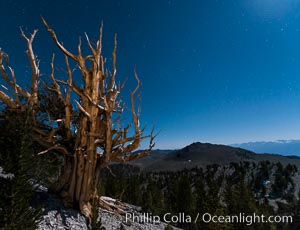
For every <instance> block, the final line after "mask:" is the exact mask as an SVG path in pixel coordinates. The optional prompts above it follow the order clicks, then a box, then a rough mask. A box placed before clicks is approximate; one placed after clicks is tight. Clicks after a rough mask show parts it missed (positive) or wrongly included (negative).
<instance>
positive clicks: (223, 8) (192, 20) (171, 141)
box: [0, 0, 300, 148]
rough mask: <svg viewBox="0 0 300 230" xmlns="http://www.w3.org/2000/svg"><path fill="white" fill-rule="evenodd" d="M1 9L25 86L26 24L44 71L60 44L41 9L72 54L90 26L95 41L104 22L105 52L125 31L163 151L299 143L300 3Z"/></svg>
mask: <svg viewBox="0 0 300 230" xmlns="http://www.w3.org/2000/svg"><path fill="white" fill-rule="evenodd" d="M0 9H1V14H0V19H1V26H0V47H1V48H2V49H3V50H4V51H6V52H7V53H8V54H9V55H10V59H11V62H12V65H13V66H14V69H15V71H16V73H17V77H18V79H19V81H20V83H21V84H26V82H27V81H28V80H29V79H30V72H29V68H28V63H27V59H26V56H25V53H24V51H25V46H24V45H25V43H24V41H23V40H22V38H21V36H20V32H19V27H20V26H22V27H23V29H24V30H25V32H27V33H30V32H32V31H33V29H35V28H38V29H39V32H38V34H37V36H36V40H35V43H34V44H35V52H36V54H37V55H38V58H39V60H40V62H41V71H42V73H47V72H48V71H49V62H50V58H51V54H52V52H57V49H56V48H55V46H54V44H53V41H52V40H51V38H50V35H49V34H48V33H47V32H46V30H45V29H44V28H43V26H42V23H41V20H40V15H42V16H43V17H44V18H45V19H46V20H47V22H48V23H49V24H50V25H51V26H52V27H53V28H54V29H55V30H56V32H57V34H58V36H59V39H60V40H61V41H63V43H64V44H65V45H66V46H67V47H68V48H69V49H70V50H75V49H76V44H77V41H78V36H82V37H84V32H87V33H88V34H89V36H90V38H91V39H92V40H93V39H96V38H97V32H98V29H99V25H100V23H101V21H102V20H103V22H104V41H103V44H104V53H105V56H106V57H108V58H110V53H111V51H112V49H113V36H114V33H117V35H118V77H119V79H124V78H129V80H128V84H127V86H128V87H127V88H126V89H125V92H124V93H127V92H128V90H129V89H130V88H132V87H134V83H135V82H134V80H133V79H134V78H133V69H134V66H137V71H138V74H139V76H140V78H141V80H142V82H143V87H142V117H141V122H142V123H143V124H148V126H149V128H150V127H151V124H152V123H154V122H156V129H157V130H158V131H159V130H160V131H161V132H160V134H159V136H158V137H157V140H156V142H157V145H156V147H157V148H179V147H183V146H184V145H187V144H190V143H191V142H194V141H201V142H212V143H223V144H229V143H238V142H246V141H256V140H259V141H262V140H276V139H300V15H299V14H300V0H285V1H282V0H187V1H183V0H182V1H180V0H151V1H148V0H145V1H141V0H129V1H127V0H123V1H115V0H107V1H104V0H89V1H80V0H77V1H75V0H73V1H67V0H61V1H57V0H53V1H43V0H30V1H21V0H19V1H17V0H15V1H14V0H7V1H1V2H0ZM48 73H49V72H48Z"/></svg>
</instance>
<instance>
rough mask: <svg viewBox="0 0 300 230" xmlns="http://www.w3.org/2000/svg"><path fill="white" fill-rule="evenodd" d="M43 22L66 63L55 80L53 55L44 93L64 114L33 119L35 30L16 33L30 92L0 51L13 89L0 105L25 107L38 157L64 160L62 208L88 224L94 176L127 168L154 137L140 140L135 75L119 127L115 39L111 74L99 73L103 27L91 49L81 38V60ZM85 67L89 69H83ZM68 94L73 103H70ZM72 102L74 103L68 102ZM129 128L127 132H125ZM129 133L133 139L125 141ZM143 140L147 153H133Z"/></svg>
mask: <svg viewBox="0 0 300 230" xmlns="http://www.w3.org/2000/svg"><path fill="white" fill-rule="evenodd" d="M42 21H43V24H44V25H45V27H46V28H47V30H48V32H49V33H50V35H51V36H52V38H53V40H54V42H55V44H56V45H57V47H58V48H59V49H60V50H61V52H62V53H63V55H64V57H65V64H66V69H67V71H66V72H67V80H64V79H57V78H56V76H55V65H54V55H53V58H52V62H51V67H52V72H51V74H50V79H51V80H52V83H51V85H49V84H47V83H44V84H45V85H46V88H47V89H48V90H49V92H51V93H53V94H55V95H56V96H57V99H58V101H57V102H52V103H62V104H63V110H64V111H63V113H60V114H59V115H57V114H53V113H51V108H46V111H43V113H44V114H47V116H46V117H47V119H45V118H44V119H41V118H40V116H38V115H37V114H39V112H40V111H41V109H40V100H39V97H38V95H39V93H38V90H39V85H38V84H39V82H40V78H39V77H40V74H39V67H38V63H37V61H36V57H35V55H34V52H33V48H32V43H33V40H34V37H35V35H36V33H37V30H35V31H34V33H33V34H32V35H31V36H30V38H28V37H26V35H25V34H24V33H23V31H21V33H22V36H23V38H24V39H25V41H26V44H27V55H28V58H29V61H30V64H31V69H32V82H31V87H30V90H24V89H23V88H22V87H21V86H19V85H18V84H17V80H16V77H15V74H14V71H13V69H12V68H11V67H10V66H9V63H8V56H7V54H6V53H4V52H3V51H1V50H0V71H1V74H2V78H3V79H4V80H5V81H6V83H7V86H8V88H9V87H10V89H12V90H11V91H12V93H7V92H5V90H8V88H7V87H4V90H0V100H1V101H2V102H3V103H4V104H6V106H7V108H9V109H14V110H20V111H24V110H25V109H26V108H27V107H30V109H31V110H32V111H33V116H34V118H33V119H34V125H35V127H34V134H33V135H34V138H35V140H36V141H37V142H38V143H39V144H40V145H42V146H43V147H45V150H44V151H42V152H40V153H39V154H46V153H58V154H61V155H62V156H63V157H64V165H63V169H62V171H61V175H60V178H59V183H58V187H57V190H58V191H59V192H60V194H61V196H62V198H63V200H64V202H65V204H66V205H69V206H72V207H79V208H80V210H81V211H82V213H83V214H84V215H85V216H86V217H88V218H90V217H91V203H90V202H91V199H93V198H94V197H95V196H96V182H97V180H98V177H99V170H100V169H101V168H103V167H107V166H108V164H109V163H110V162H126V161H130V160H133V159H136V158H140V157H143V156H145V155H146V154H148V153H149V152H150V150H151V149H152V147H153V146H154V144H153V139H154V136H153V132H151V133H150V134H149V135H147V136H144V135H143V130H144V129H140V124H139V112H136V108H135V99H136V93H137V91H138V89H139V87H140V81H139V78H138V76H137V74H136V71H134V74H135V78H136V80H137V86H136V88H135V89H134V90H133V91H132V92H131V95H130V99H131V110H130V111H131V115H132V123H130V124H128V125H126V126H122V124H121V120H120V119H121V115H122V113H123V109H124V105H123V104H122V102H121V100H120V99H119V98H118V95H119V93H120V92H121V90H122V88H123V86H122V85H121V84H117V83H116V48H117V41H116V37H115V43H114V50H113V52H112V57H113V59H112V69H111V71H109V70H108V69H105V67H104V64H105V62H104V58H103V56H102V26H101V28H100V33H99V39H98V41H97V44H96V46H95V47H94V46H93V45H92V44H91V43H90V41H89V38H88V36H87V35H86V40H87V44H88V46H89V48H90V51H91V54H89V55H87V56H82V52H81V40H80V39H79V43H78V47H77V50H78V53H77V54H76V55H75V54H73V53H71V52H70V51H68V50H67V49H66V48H65V46H64V45H62V43H61V42H59V40H58V38H57V36H56V33H55V32H54V30H52V29H51V27H50V26H49V25H48V24H47V23H46V21H45V20H44V19H43V18H42ZM69 59H72V60H73V61H75V63H76V64H77V66H78V68H79V70H80V72H81V75H82V81H83V86H82V87H79V86H78V85H76V84H75V82H74V76H73V70H72V68H71V65H70V63H69ZM86 63H91V64H90V65H89V66H87V64H86ZM72 94H73V95H74V97H71V95H72ZM21 97H22V98H23V99H21ZM71 98H76V99H77V100H76V101H72V100H71ZM75 110H77V111H78V116H77V117H76V116H75V115H73V114H74V111H75ZM131 127H132V128H133V131H132V132H130V128H131ZM129 132H130V133H133V134H132V135H129ZM144 138H149V139H150V142H149V148H148V149H147V150H145V151H141V152H139V153H133V151H134V150H135V149H137V148H138V147H139V145H140V142H141V140H142V139H144Z"/></svg>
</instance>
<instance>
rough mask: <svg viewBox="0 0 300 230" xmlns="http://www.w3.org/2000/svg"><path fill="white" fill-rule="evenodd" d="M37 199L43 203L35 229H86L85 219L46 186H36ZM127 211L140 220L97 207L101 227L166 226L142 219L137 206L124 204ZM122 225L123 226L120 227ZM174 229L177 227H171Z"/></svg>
mask: <svg viewBox="0 0 300 230" xmlns="http://www.w3.org/2000/svg"><path fill="white" fill-rule="evenodd" d="M36 190H37V191H38V198H37V199H38V200H40V201H41V202H42V203H44V204H45V205H44V208H43V211H44V214H43V216H42V219H41V221H40V222H39V225H38V228H37V230H66V229H67V230H88V229H90V228H89V226H88V225H87V222H86V219H85V218H84V216H83V215H81V214H80V213H79V212H77V211H75V210H72V209H67V208H65V207H64V206H63V205H62V204H61V202H60V200H59V199H58V198H56V197H54V196H53V195H50V194H49V193H48V191H47V188H46V187H43V186H38V187H37V188H36ZM106 200H109V202H115V201H116V200H114V199H111V198H106ZM125 205H126V207H127V210H126V211H127V212H132V213H135V215H137V216H141V218H140V219H141V220H142V221H139V222H138V221H135V222H133V221H130V220H126V216H125V214H118V213H114V212H110V211H107V210H104V209H101V208H99V212H98V213H99V216H98V220H99V221H101V224H102V227H103V228H102V229H103V230H104V229H105V230H119V229H126V230H164V229H165V228H166V226H167V224H166V223H162V222H161V223H152V222H150V221H147V220H145V221H144V220H143V218H142V216H143V215H142V213H141V212H140V211H141V209H140V208H139V207H136V206H133V205H130V204H125ZM122 227H123V228H122ZM173 229H174V230H175V229H176V230H179V228H175V227H173Z"/></svg>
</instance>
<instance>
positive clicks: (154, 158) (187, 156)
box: [127, 142, 300, 171]
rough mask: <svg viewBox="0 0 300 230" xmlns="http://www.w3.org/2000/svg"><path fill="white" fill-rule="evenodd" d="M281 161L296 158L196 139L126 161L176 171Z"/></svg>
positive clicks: (296, 161) (148, 168) (294, 161)
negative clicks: (231, 164)
mask: <svg viewBox="0 0 300 230" xmlns="http://www.w3.org/2000/svg"><path fill="white" fill-rule="evenodd" d="M267 160H268V161H270V162H275V163H277V162H281V163H282V164H283V165H286V164H289V163H290V164H296V165H297V166H298V167H300V158H299V157H295V156H294V157H291V156H289V157H287V156H282V155H277V154H257V153H255V152H253V151H249V150H246V149H243V148H239V147H232V146H227V145H217V144H210V143H200V142H196V143H193V144H190V145H188V146H186V147H184V148H182V149H179V150H167V151H162V150H153V151H152V152H151V153H150V154H149V155H148V156H146V157H143V158H140V159H137V160H134V161H130V162H128V163H127V164H130V165H134V166H137V167H139V168H140V169H141V170H142V171H178V170H182V169H184V168H193V167H203V166H204V167H205V166H206V165H209V164H219V165H228V164H230V163H231V162H236V163H238V162H241V161H250V162H259V161H267Z"/></svg>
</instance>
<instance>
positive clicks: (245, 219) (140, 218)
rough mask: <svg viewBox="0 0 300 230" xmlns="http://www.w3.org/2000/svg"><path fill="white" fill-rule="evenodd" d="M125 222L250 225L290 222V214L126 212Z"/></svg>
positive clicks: (291, 220) (291, 218)
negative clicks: (160, 214) (154, 213)
mask: <svg viewBox="0 0 300 230" xmlns="http://www.w3.org/2000/svg"><path fill="white" fill-rule="evenodd" d="M125 218H126V220H125V221H126V222H130V221H132V222H138V223H152V224H159V223H160V222H165V223H198V222H204V223H224V224H225V223H244V224H245V225H252V224H255V223H292V222H293V217H292V216H265V215H263V214H262V215H257V214H256V213H253V214H252V215H248V214H245V213H239V214H237V215H224V216H222V215H211V214H210V213H204V214H200V213H198V214H197V215H196V216H195V217H193V216H191V215H187V214H185V213H177V214H172V213H166V214H164V215H163V216H157V215H152V213H142V214H134V213H126V215H125Z"/></svg>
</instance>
